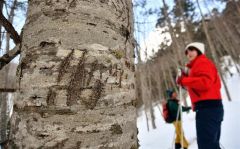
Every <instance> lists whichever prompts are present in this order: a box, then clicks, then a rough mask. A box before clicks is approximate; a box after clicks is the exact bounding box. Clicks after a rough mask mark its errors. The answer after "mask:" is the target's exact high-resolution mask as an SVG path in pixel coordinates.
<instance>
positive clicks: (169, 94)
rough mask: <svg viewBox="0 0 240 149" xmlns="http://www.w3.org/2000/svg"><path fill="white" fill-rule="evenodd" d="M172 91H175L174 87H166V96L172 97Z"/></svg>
mask: <svg viewBox="0 0 240 149" xmlns="http://www.w3.org/2000/svg"><path fill="white" fill-rule="evenodd" d="M174 92H175V90H174V89H168V90H166V93H167V96H168V98H171V97H172V94H173V93H174Z"/></svg>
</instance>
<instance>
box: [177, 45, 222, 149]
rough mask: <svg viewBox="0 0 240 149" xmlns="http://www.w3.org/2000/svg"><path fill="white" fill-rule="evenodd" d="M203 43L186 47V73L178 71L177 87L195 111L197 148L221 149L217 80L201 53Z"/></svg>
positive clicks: (218, 83)
mask: <svg viewBox="0 0 240 149" xmlns="http://www.w3.org/2000/svg"><path fill="white" fill-rule="evenodd" d="M204 52H205V48H204V44H203V43H200V42H193V43H190V44H188V45H187V46H186V48H185V55H186V56H187V58H188V59H189V63H188V64H187V67H188V69H189V71H188V73H185V72H183V71H182V75H181V76H178V78H177V84H179V85H181V86H184V87H185V88H187V91H188V93H189V96H190V98H191V102H192V109H193V110H194V111H196V130H197V143H198V148H199V149H221V148H220V143H219V140H220V135H221V123H222V121H223V114H224V110H223V104H222V97H221V93H220V88H221V81H220V77H219V75H218V72H217V69H216V66H215V65H214V63H213V62H212V61H211V60H209V59H208V58H207V57H206V56H205V54H204Z"/></svg>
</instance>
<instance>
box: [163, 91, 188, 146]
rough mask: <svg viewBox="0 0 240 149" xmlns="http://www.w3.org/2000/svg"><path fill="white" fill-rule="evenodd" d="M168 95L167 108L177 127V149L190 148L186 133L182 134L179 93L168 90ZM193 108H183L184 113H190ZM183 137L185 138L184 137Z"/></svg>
mask: <svg viewBox="0 0 240 149" xmlns="http://www.w3.org/2000/svg"><path fill="white" fill-rule="evenodd" d="M167 95H168V97H169V99H168V100H167V106H168V109H169V115H170V116H171V118H172V119H173V125H174V127H175V134H176V138H175V149H180V148H181V147H183V148H184V149H187V148H188V141H187V140H186V138H185V136H184V133H183V132H182V125H181V124H182V122H181V115H180V111H179V110H180V109H179V108H180V107H179V106H180V105H179V100H178V99H177V93H176V92H175V91H174V90H173V89H171V90H167ZM190 109H191V107H184V106H182V111H187V112H188V111H189V110H190ZM182 135H183V136H182ZM182 137H183V144H182V143H181V142H182V140H181V138H182Z"/></svg>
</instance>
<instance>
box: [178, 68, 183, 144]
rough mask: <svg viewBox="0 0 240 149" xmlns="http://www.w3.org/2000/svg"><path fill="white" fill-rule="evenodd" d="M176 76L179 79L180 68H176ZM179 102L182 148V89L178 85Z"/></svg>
mask: <svg viewBox="0 0 240 149" xmlns="http://www.w3.org/2000/svg"><path fill="white" fill-rule="evenodd" d="M177 75H178V77H180V76H181V75H182V71H181V69H180V68H178V70H177ZM179 100H180V103H179V106H180V116H181V121H180V123H181V148H183V126H182V121H183V118H182V106H181V103H182V101H183V100H182V87H181V85H179Z"/></svg>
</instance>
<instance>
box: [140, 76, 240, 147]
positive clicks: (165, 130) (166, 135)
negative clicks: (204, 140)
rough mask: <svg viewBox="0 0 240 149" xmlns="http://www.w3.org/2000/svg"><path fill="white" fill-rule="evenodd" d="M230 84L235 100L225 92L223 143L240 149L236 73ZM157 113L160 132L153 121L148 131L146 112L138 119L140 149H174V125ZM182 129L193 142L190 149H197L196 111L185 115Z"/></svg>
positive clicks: (238, 80) (239, 99)
mask: <svg viewBox="0 0 240 149" xmlns="http://www.w3.org/2000/svg"><path fill="white" fill-rule="evenodd" d="M227 85H228V87H229V90H230V94H231V97H232V100H233V101H232V102H229V101H228V100H227V98H226V95H225V92H224V90H223V89H222V95H223V104H224V110H225V111H224V112H225V113H224V121H223V123H222V135H221V141H220V142H221V144H222V146H223V147H222V149H240V139H239V138H238V136H239V135H240V129H239V127H240V117H239V113H240V76H239V75H237V74H235V75H234V76H233V77H231V78H229V79H228V82H227ZM222 88H223V87H222ZM154 111H155V115H156V126H157V129H152V127H151V122H149V124H150V125H149V128H150V130H149V131H147V123H146V118H145V114H144V113H143V112H142V113H141V115H140V116H139V117H138V119H137V127H138V129H139V134H138V139H139V143H140V149H173V148H172V145H173V141H174V127H173V125H172V124H166V123H165V122H164V121H163V118H162V116H161V114H160V111H159V109H158V108H157V107H155V108H154ZM183 129H184V133H185V136H186V138H187V140H188V141H189V143H190V146H189V149H197V142H196V130H195V113H194V112H190V113H188V114H184V115H183Z"/></svg>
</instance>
